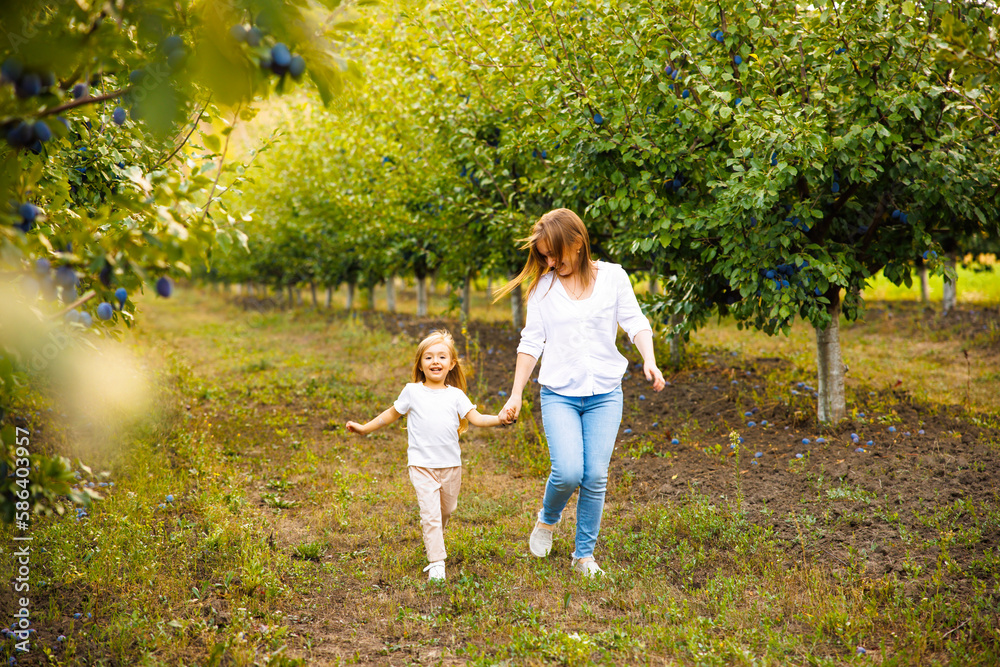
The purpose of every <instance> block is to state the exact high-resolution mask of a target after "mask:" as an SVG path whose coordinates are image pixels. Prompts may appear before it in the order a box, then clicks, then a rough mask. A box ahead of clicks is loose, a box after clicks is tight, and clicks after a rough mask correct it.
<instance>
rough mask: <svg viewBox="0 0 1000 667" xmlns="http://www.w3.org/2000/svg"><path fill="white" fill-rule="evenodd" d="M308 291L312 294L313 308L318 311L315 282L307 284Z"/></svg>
mask: <svg viewBox="0 0 1000 667" xmlns="http://www.w3.org/2000/svg"><path fill="white" fill-rule="evenodd" d="M309 291H310V292H312V298H313V308H315V309H316V310H319V297H317V296H316V282H315V281H313V282H311V283H309Z"/></svg>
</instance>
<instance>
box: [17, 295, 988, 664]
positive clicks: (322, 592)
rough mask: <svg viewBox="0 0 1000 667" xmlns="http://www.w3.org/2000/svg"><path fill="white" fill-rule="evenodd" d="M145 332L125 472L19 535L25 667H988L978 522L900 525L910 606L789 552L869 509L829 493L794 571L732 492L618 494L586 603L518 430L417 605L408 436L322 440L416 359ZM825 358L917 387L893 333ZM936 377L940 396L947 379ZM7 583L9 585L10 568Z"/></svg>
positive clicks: (121, 456)
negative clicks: (967, 567)
mask: <svg viewBox="0 0 1000 667" xmlns="http://www.w3.org/2000/svg"><path fill="white" fill-rule="evenodd" d="M401 303H402V305H403V306H404V309H405V308H406V307H408V303H409V302H408V301H407V300H406V299H405V298H404V299H402V300H401ZM143 308H144V310H146V311H147V312H146V313H145V319H144V322H143V325H142V326H141V327H140V329H139V332H138V334H137V335H135V336H134V337H133V338H132V339H131V340H130V342H129V344H130V345H132V346H134V347H135V349H136V352H137V354H138V355H140V356H141V357H142V358H144V359H147V360H149V373H150V374H151V381H152V382H153V383H154V385H155V386H156V387H157V391H158V400H157V401H155V406H156V407H155V408H153V409H152V410H151V414H150V415H149V418H148V419H147V421H145V422H144V423H142V424H140V425H138V426H133V427H132V428H131V429H130V430H128V431H126V432H125V434H124V435H123V436H122V444H121V449H120V450H116V451H115V452H111V451H109V452H107V453H106V454H103V455H102V454H100V453H95V454H94V455H93V460H91V462H92V463H94V464H96V465H95V471H100V470H107V471H108V472H109V473H110V477H109V479H111V480H112V481H114V482H115V486H114V487H113V488H112V489H110V490H109V491H108V492H107V493H106V496H107V497H106V499H105V500H103V501H101V502H99V503H97V504H96V505H95V507H94V508H93V509H92V510H91V511H90V513H89V516H88V517H85V518H83V519H81V520H79V521H76V520H73V519H72V518H71V517H65V518H62V519H40V520H39V521H38V522H37V523H36V524H35V525H33V526H32V529H31V531H32V537H33V538H34V542H33V545H34V547H35V549H36V553H37V554H38V559H37V561H33V565H32V567H33V570H32V577H33V586H37V588H33V590H34V593H33V596H32V605H33V606H32V609H33V613H35V614H36V616H35V623H36V627H38V628H39V632H38V638H37V643H36V648H35V649H34V650H35V653H34V654H33V656H40V655H42V654H43V653H46V652H47V654H48V655H50V656H51V657H49V658H48V659H47V662H45V663H42V662H39V664H56V665H76V664H107V665H110V664H136V665H150V666H152V665H191V664H204V665H222V664H225V665H247V666H249V665H304V664H351V663H363V664H369V663H380V664H409V663H421V664H422V663H441V664H455V663H456V662H468V663H471V664H474V665H493V664H561V665H588V664H598V663H600V664H636V663H657V664H663V663H681V664H698V665H751V664H789V663H792V664H817V665H840V664H854V663H857V664H864V663H865V662H867V661H870V660H875V661H885V662H893V663H895V664H916V663H946V662H951V663H955V664H982V665H987V664H996V662H997V661H998V660H1000V635H998V634H997V630H996V622H995V621H996V611H995V609H996V607H995V582H996V581H997V579H998V578H1000V551H998V549H997V548H996V545H995V543H991V540H992V539H993V538H992V537H991V536H995V535H996V534H997V530H998V529H1000V513H998V510H997V507H996V505H995V504H993V505H983V506H970V505H969V504H967V503H961V502H958V501H956V502H954V503H952V504H944V505H942V504H938V505H933V506H929V507H928V510H927V512H925V513H922V514H921V515H920V521H919V523H920V524H921V526H922V531H921V532H920V534H907V535H906V539H908V540H910V541H911V543H912V546H911V547H909V548H911V549H912V550H913V554H914V557H913V560H912V563H913V567H914V568H925V567H928V566H925V565H921V563H923V562H925V561H923V560H921V559H920V558H918V557H917V556H920V555H922V554H924V553H926V552H927V550H930V549H933V550H935V551H934V552H935V553H937V554H939V558H938V560H937V564H936V566H933V567H930V569H929V572H930V576H931V581H932V586H931V587H930V588H929V589H926V590H921V591H919V594H917V595H914V594H913V591H912V590H909V589H908V588H907V582H906V581H904V580H900V579H898V578H896V577H895V576H893V577H880V578H870V577H866V576H865V574H864V565H863V562H864V553H863V552H861V551H858V552H856V553H854V554H853V555H852V559H851V561H850V562H845V563H842V564H840V563H828V562H825V561H824V560H822V559H821V558H818V557H817V556H816V555H815V554H814V553H812V552H810V551H807V550H806V548H805V546H804V544H805V542H806V541H807V540H805V539H803V537H804V536H805V534H806V533H809V534H810V535H814V534H815V533H816V531H817V530H818V526H819V525H820V524H821V523H822V520H821V518H820V514H821V513H822V511H823V507H824V505H823V504H822V503H820V502H819V501H820V500H822V501H823V502H824V503H827V504H830V503H832V504H837V505H843V506H845V507H847V506H850V507H853V506H854V505H853V504H852V503H861V504H864V503H865V502H866V500H868V496H867V495H866V494H865V492H864V491H863V490H861V489H858V488H855V487H852V486H851V485H848V484H844V485H842V486H840V487H837V488H832V489H827V490H826V492H825V493H824V494H822V496H823V497H822V498H820V499H818V500H817V501H815V502H814V503H813V504H810V505H806V506H804V508H803V510H802V512H801V513H798V514H793V515H791V516H789V517H788V521H789V522H791V524H792V525H795V526H796V527H797V530H798V532H799V534H800V541H802V542H803V547H802V550H801V557H797V556H796V555H795V551H794V550H793V551H791V552H790V551H789V550H787V549H786V548H785V547H786V545H783V544H781V543H780V542H779V540H777V538H776V537H775V536H774V535H773V534H771V533H770V532H769V530H767V529H764V528H762V527H760V526H757V525H754V524H753V523H750V522H749V521H748V520H747V519H746V517H745V516H744V515H743V513H742V512H741V511H740V505H741V501H742V498H741V496H742V491H738V492H737V499H736V502H735V503H731V502H730V501H728V500H727V499H720V498H709V497H707V496H706V495H704V494H702V493H700V492H699V491H698V489H697V487H694V486H692V487H691V488H690V490H689V492H688V493H687V494H686V496H684V497H683V498H682V499H680V500H678V501H672V502H671V504H669V505H664V504H663V503H660V502H646V501H643V500H640V499H639V498H638V497H634V496H632V495H631V493H630V489H629V484H630V481H629V479H628V478H627V477H623V478H622V479H621V480H618V481H616V482H614V483H613V485H612V488H611V489H610V493H609V503H608V505H607V508H606V513H605V524H604V528H603V530H602V534H601V545H600V550H601V551H600V554H599V555H600V559H601V563H602V565H603V566H604V567H605V568H606V569H607V570H608V573H609V576H608V577H607V578H606V579H604V580H602V581H586V580H581V579H579V578H576V577H573V576H571V574H570V572H569V569H568V564H569V553H570V552H571V550H572V543H571V540H572V535H571V526H572V524H573V516H572V507H571V508H570V511H569V512H568V514H569V516H567V517H566V521H565V524H566V525H563V526H561V527H560V529H559V530H558V531H557V532H556V535H555V543H554V553H553V556H552V557H550V558H548V559H545V560H538V559H535V558H533V557H531V556H530V555H528V553H527V550H526V545H525V542H526V536H527V534H528V532H529V531H530V528H531V525H532V522H533V520H534V513H535V511H536V510H537V504H538V501H539V494H540V492H541V488H542V486H543V483H544V475H545V472H546V471H547V460H546V456H545V449H544V444H543V442H540V425H539V424H532V423H531V420H530V419H528V417H529V416H530V415H531V411H530V410H526V411H525V412H523V413H522V414H523V415H524V416H525V418H524V419H522V420H521V423H520V424H519V425H518V428H516V429H510V430H504V431H499V430H490V431H485V430H476V429H473V430H472V432H470V433H469V434H467V435H466V436H463V452H464V458H465V461H466V465H465V481H464V486H463V490H462V496H461V499H460V503H459V509H458V511H457V513H456V515H455V519H454V523H453V524H452V525H449V527H448V529H447V532H446V540H447V545H448V550H449V559H448V568H449V570H448V575H449V581H448V583H447V584H445V585H443V586H433V585H428V584H427V583H426V580H425V575H424V573H423V572H422V571H421V569H422V567H423V566H424V564H425V559H424V552H423V545H422V540H421V536H420V528H419V525H418V523H417V519H416V516H417V509H416V501H415V499H414V495H413V492H412V488H411V487H410V484H409V481H408V479H407V477H406V474H405V460H406V455H405V449H406V444H405V443H406V436H405V431H404V430H403V429H402V428H401V427H396V426H394V427H392V428H389V429H386V430H384V431H382V432H379V433H377V434H374V435H373V436H370V437H368V438H359V437H356V436H352V435H349V434H347V433H345V432H344V430H343V428H342V424H343V423H344V421H346V420H347V419H362V418H370V417H371V416H372V415H374V414H377V413H378V411H380V410H382V409H384V407H385V406H386V405H388V404H389V403H390V402H391V401H392V400H393V399H394V398H395V396H396V394H397V393H398V391H399V389H400V388H401V387H402V385H403V383H405V382H406V373H407V368H406V367H407V362H408V360H409V358H410V354H411V353H412V343H411V341H409V340H401V339H399V338H397V337H394V336H392V335H390V334H389V333H387V332H385V331H380V330H370V329H366V328H365V327H363V326H362V325H361V324H360V323H359V322H357V321H356V320H354V319H352V318H349V317H347V318H345V317H343V316H340V315H338V316H331V315H329V314H326V313H323V312H320V313H315V312H309V311H308V310H299V311H275V312H264V313H253V312H251V313H249V314H248V313H247V312H246V311H242V310H239V309H237V308H235V307H233V306H232V305H231V304H229V303H226V302H224V301H222V300H220V299H219V297H218V296H215V295H213V294H210V293H201V292H197V291H180V293H178V294H177V296H176V298H174V299H171V300H170V301H162V302H156V303H155V305H153V304H152V303H148V302H147V303H146V304H143ZM493 310H500V309H497V307H495V306H494V307H493ZM478 312H479V311H478V310H477V314H478ZM491 312H492V311H491ZM502 314H503V315H504V316H506V310H503V312H502ZM866 326H867V325H866ZM809 336H810V333H809V332H808V331H801V330H796V331H795V332H793V335H792V336H791V337H789V338H788V339H784V338H780V339H767V338H766V337H765V338H763V339H761V338H758V337H755V336H754V335H752V334H747V333H745V332H735V331H734V330H728V333H726V329H725V327H723V326H716V327H713V328H710V329H709V330H707V331H705V332H703V333H701V334H699V337H698V344H700V345H710V344H711V345H716V346H719V347H722V348H724V349H732V350H738V351H742V352H745V353H747V354H748V355H753V356H767V355H775V356H779V355H780V356H784V357H786V358H791V359H792V360H793V361H794V362H795V363H797V364H798V363H801V365H802V366H803V367H804V368H810V367H811V365H810V364H809V362H808V359H809V354H810V352H809V349H810V348H809V345H808V342H809V341H808V339H809ZM845 338H846V340H847V343H848V349H849V350H850V354H851V355H857V356H856V357H853V358H851V361H850V363H851V364H852V365H854V366H855V367H857V365H859V364H860V365H861V366H862V367H865V366H866V365H869V364H870V368H865V372H870V373H871V374H872V377H874V378H876V379H877V378H892V377H896V376H897V375H899V376H901V377H904V378H907V377H919V376H920V375H921V374H926V373H928V372H929V369H931V368H933V364H931V363H930V362H928V361H925V360H923V359H921V358H919V357H918V356H917V355H913V354H911V355H909V356H906V355H899V356H896V355H894V354H893V350H892V347H893V346H892V342H891V341H892V333H891V332H890V331H888V330H880V329H878V328H875V329H867V330H865V331H862V330H861V327H860V326H859V327H852V328H848V329H847V333H846V335H845ZM942 345H946V343H942ZM796 346H798V347H796ZM799 348H804V349H799ZM944 349H950V348H944ZM884 356H888V357H889V358H888V359H883V357H884ZM945 357H947V355H945ZM855 358H857V359H864V360H865V361H864V362H860V361H854V359H855ZM478 361H479V357H478V356H477V358H476V359H473V363H477V362H478ZM854 372H855V373H857V372H858V371H854ZM935 372H940V373H941V374H942V381H946V374H947V372H948V371H947V370H946V368H945V364H944V363H942V364H941V367H940V368H939V369H938V370H937V371H935ZM994 389H995V388H994ZM473 393H475V389H473ZM928 395H930V396H933V395H935V394H934V392H933V391H928ZM477 398H483V397H481V396H479V397H477V396H476V395H473V400H474V401H475V400H477ZM975 400H976V401H980V400H982V401H983V403H984V404H986V403H988V402H987V399H986V397H982V398H980V397H979V396H978V395H976V397H975ZM989 405H992V403H989ZM652 450H653V447H652V446H651V445H650V444H649V443H644V442H643V441H641V440H639V439H637V440H636V441H635V442H634V444H632V445H630V447H629V453H630V454H631V455H633V456H636V457H641V456H642V455H644V454H652V453H656V452H654V451H652ZM660 454H661V455H665V456H669V452H660ZM713 455H714V454H713ZM792 465H794V464H792ZM95 474H97V473H96V472H95ZM736 477H737V479H738V477H739V476H738V474H737V475H736ZM615 484H617V486H615ZM817 488H818V487H817ZM817 493H818V492H817ZM168 494H169V495H172V496H173V501H172V502H167V501H166V497H167V495H168ZM861 516H863V515H861ZM852 517H853V515H845V517H842V518H841V520H846V521H851V520H859V519H858V518H852ZM889 518H891V517H889ZM898 525H899V526H900V527H901V529H902V528H903V524H902V523H901V522H898ZM5 530H6V529H5ZM8 532H9V531H8ZM911 533H912V531H911ZM0 539H4V540H5V543H7V544H10V543H11V542H10V537H9V535H7V534H6V533H5V534H4V535H0ZM810 539H811V538H810ZM971 547H975V548H977V549H981V550H982V554H981V556H980V557H979V558H978V560H977V561H976V564H975V565H974V567H973V568H972V570H971V571H969V572H967V573H959V575H961V576H959V579H961V580H962V581H963V582H964V584H963V585H967V586H971V587H974V590H973V592H972V593H971V595H966V596H964V597H963V596H957V595H956V594H955V591H954V589H953V587H954V586H955V584H954V583H953V582H954V581H955V578H956V575H955V573H954V572H949V568H954V567H955V565H954V563H953V562H952V561H950V560H949V558H948V553H949V551H950V550H954V549H959V548H971ZM43 549H44V551H43ZM3 558H4V560H3V561H0V562H2V563H3V566H7V565H10V564H11V563H10V558H11V557H10V555H9V552H5V554H4V556H3ZM7 571H10V570H9V569H8V570H7ZM924 574H927V572H924ZM7 599H9V598H7ZM74 613H80V614H81V618H79V619H75V618H74V617H73V614H74ZM88 614H89V616H88ZM59 634H64V635H65V636H66V638H67V639H66V641H64V642H58V641H57V640H56V636H57V635H59ZM859 646H861V647H864V648H866V650H867V656H866V657H864V658H862V657H859V656H858V655H857V648H858V647H859ZM5 650H6V651H8V653H9V652H10V644H8V645H7V648H6V649H5ZM6 658H7V654H5V655H4V659H5V660H6ZM38 660H39V661H41V660H43V659H42V658H41V657H39V658H38Z"/></svg>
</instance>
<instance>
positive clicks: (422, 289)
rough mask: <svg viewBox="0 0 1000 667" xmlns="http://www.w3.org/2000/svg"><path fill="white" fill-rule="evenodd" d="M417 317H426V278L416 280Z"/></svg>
mask: <svg viewBox="0 0 1000 667" xmlns="http://www.w3.org/2000/svg"><path fill="white" fill-rule="evenodd" d="M417 317H427V276H422V277H418V278H417Z"/></svg>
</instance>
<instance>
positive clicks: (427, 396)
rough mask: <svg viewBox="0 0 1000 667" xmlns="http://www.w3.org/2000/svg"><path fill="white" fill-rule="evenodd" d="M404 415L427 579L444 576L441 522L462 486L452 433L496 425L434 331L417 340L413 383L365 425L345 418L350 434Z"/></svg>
mask: <svg viewBox="0 0 1000 667" xmlns="http://www.w3.org/2000/svg"><path fill="white" fill-rule="evenodd" d="M404 414H405V415H407V419H406V433H407V440H408V442H409V446H408V448H407V450H406V456H407V464H408V465H409V468H410V481H411V482H413V488H414V489H415V490H416V492H417V504H418V505H419V506H420V526H421V528H422V529H423V533H424V547H426V549H427V560H428V562H429V563H430V564H429V565H428V566H427V567H425V568H424V572H427V573H428V574H427V578H428V579H429V580H443V579H444V578H445V571H444V559H445V558H446V557H447V553H446V552H445V549H444V527H445V526H446V525H448V519H449V518H450V517H451V514H452V512H454V511H455V508H456V507H457V506H458V491H459V489H460V488H461V486H462V452H461V449H460V448H459V446H458V436H459V434H461V433H464V432H465V431H466V430H467V429H468V428H469V424H470V423H472V424H474V425H476V426H483V427H489V426H499V425H500V419H499V418H498V417H496V416H495V415H481V414H479V412H478V411H477V410H476V406H475V405H473V404H472V402H471V401H470V400H469V397H468V396H466V395H465V373H463V372H462V367H461V365H459V363H458V353H457V352H456V351H455V340H454V339H453V338H452V337H451V334H449V333H448V332H447V331H434V332H432V333H431V335H429V336H428V337H427V338H425V339H424V340H422V341H421V342H420V345H419V346H418V347H417V356H416V360H415V361H414V363H413V382H411V383H410V384H407V385H406V386H405V387H403V391H402V392H400V394H399V398H397V399H396V402H395V403H393V404H392V407H390V408H389V409H388V410H386V411H385V412H383V413H382V414H380V415H379V416H378V417H376V418H375V419H373V420H371V421H370V422H368V423H367V424H364V425H361V424H359V423H357V422H353V421H349V422H347V429H348V430H349V431H351V432H353V433H360V434H362V435H367V434H369V433H371V432H373V431H376V430H378V429H379V428H382V427H383V426H388V425H389V424H391V423H393V422H394V421H396V420H397V419H399V417H400V416H401V415H404Z"/></svg>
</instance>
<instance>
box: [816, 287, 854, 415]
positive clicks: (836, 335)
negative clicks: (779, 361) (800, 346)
mask: <svg viewBox="0 0 1000 667" xmlns="http://www.w3.org/2000/svg"><path fill="white" fill-rule="evenodd" d="M827 310H828V312H829V313H830V317H831V318H832V321H831V322H830V324H829V326H827V328H826V329H819V328H817V329H816V368H817V375H818V376H819V388H818V391H819V401H818V403H817V405H818V408H817V417H818V418H819V421H820V422H822V423H824V424H835V423H837V422H839V421H840V420H841V419H843V418H844V417H846V416H847V400H846V398H845V395H844V359H843V357H842V356H841V354H840V291H839V290H837V292H836V293H835V294H834V296H833V297H831V298H830V305H829V307H828V308H827Z"/></svg>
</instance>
